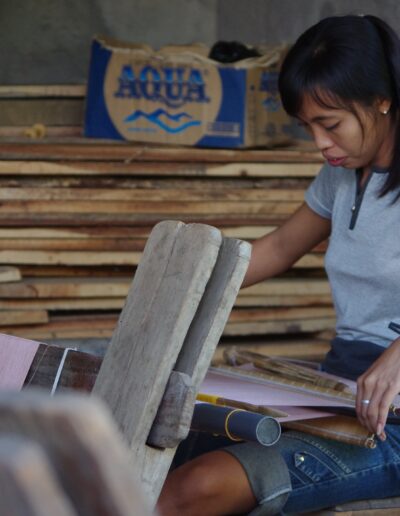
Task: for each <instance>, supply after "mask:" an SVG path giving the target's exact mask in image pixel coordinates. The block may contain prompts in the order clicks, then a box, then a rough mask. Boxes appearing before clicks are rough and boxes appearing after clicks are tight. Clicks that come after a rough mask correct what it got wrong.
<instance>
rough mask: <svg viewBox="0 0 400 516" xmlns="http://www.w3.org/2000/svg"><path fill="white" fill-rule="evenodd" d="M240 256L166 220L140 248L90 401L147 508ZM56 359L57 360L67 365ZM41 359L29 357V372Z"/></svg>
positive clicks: (245, 251)
mask: <svg viewBox="0 0 400 516" xmlns="http://www.w3.org/2000/svg"><path fill="white" fill-rule="evenodd" d="M249 256H250V248H249V246H248V245H247V244H245V243H243V242H240V241H236V240H232V239H223V238H222V237H221V235H220V233H219V232H218V231H217V230H215V229H214V228H211V227H207V226H203V225H188V226H186V225H184V224H182V223H179V222H171V221H169V222H164V223H161V224H159V225H158V226H156V228H155V229H154V231H153V233H152V235H151V238H150V239H149V242H148V244H147V246H146V250H145V254H144V257H143V260H142V262H141V264H140V266H139V268H138V271H137V273H136V276H135V281H134V284H133V285H132V287H131V289H130V292H129V295H128V298H127V301H126V304H125V307H124V309H123V311H122V313H121V316H120V319H119V322H118V325H117V328H116V330H115V332H114V335H113V339H112V341H111V344H110V347H109V349H108V351H107V354H106V357H105V359H104V361H103V364H102V365H101V368H100V371H99V374H98V376H97V380H96V382H95V386H94V392H95V393H96V394H98V395H99V396H100V397H102V398H103V399H104V400H105V401H106V402H107V404H108V406H109V407H110V408H111V410H112V413H113V415H114V418H115V420H116V422H117V424H118V426H119V428H120V430H122V433H123V436H124V438H125V441H126V443H127V444H128V446H129V448H130V453H131V458H132V462H133V463H134V465H135V468H136V470H137V471H138V472H139V475H140V483H141V486H142V490H144V491H145V495H146V497H147V499H149V500H150V503H151V505H154V503H155V501H156V499H157V497H158V494H159V491H160V489H161V486H162V483H163V481H164V479H165V476H166V474H167V471H168V468H169V466H170V463H171V461H172V458H173V455H174V452H175V447H176V446H177V444H178V443H179V441H180V440H182V439H183V438H184V437H185V436H186V435H187V432H188V430H189V425H190V420H191V414H192V411H193V404H194V397H195V393H196V392H197V391H198V388H199V385H200V383H201V381H202V379H203V378H204V376H205V373H206V370H207V368H208V365H209V363H210V361H211V357H212V355H213V352H214V349H215V346H216V345H217V342H218V340H219V336H220V335H221V333H222V330H223V327H224V325H225V323H226V320H227V318H228V316H229V312H230V310H231V308H232V305H233V303H234V299H235V297H236V294H237V291H238V289H239V287H240V284H241V282H242V279H243V276H244V273H245V270H246V268H247V264H248V261H249ZM43 346H44V345H43ZM59 353H60V356H59V357H58V358H57V360H59V361H62V360H63V359H64V358H67V360H71V361H73V360H74V358H75V359H76V358H77V357H76V356H75V355H74V353H73V352H71V353H69V356H68V355H66V354H65V352H64V351H62V350H60V352H59ZM45 357H46V349H45V348H42V349H41V350H40V349H39V350H38V353H37V355H36V356H35V360H36V361H37V364H36V366H37V365H39V363H43V360H45ZM47 358H49V357H47ZM53 358H54V357H53ZM71 364H72V362H71ZM50 365H51V364H50ZM98 366H100V364H98ZM76 367H79V365H78V364H76V366H75V369H76ZM32 369H33V370H32V372H34V371H35V369H36V368H35V364H33V368H32ZM53 369H54V367H53ZM31 380H32V378H29V377H28V378H27V380H26V381H27V384H29V383H30V382H31ZM43 381H44V382H45V381H46V375H44V377H43ZM39 383H40V382H39ZM3 414H4V412H3ZM21 421H22V420H21ZM21 421H20V422H19V423H18V418H15V417H13V416H12V414H11V415H10V411H8V412H7V417H6V418H3V422H2V425H1V429H2V431H3V432H4V431H7V430H8V431H9V430H12V431H15V430H16V429H17V433H18V432H20V431H21V428H22V425H21ZM25 426H26V425H25ZM43 431H44V429H42V434H43ZM364 513H365V511H364ZM87 514H90V512H88V513H87ZM121 514H129V512H127V513H124V512H121ZM385 514H389V513H388V512H387V511H386V512H385Z"/></svg>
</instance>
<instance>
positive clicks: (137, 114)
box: [124, 109, 201, 134]
mask: <svg viewBox="0 0 400 516" xmlns="http://www.w3.org/2000/svg"><path fill="white" fill-rule="evenodd" d="M162 116H164V117H166V118H167V119H168V120H169V121H170V122H175V123H181V121H182V120H185V119H188V121H187V122H183V123H181V125H178V126H176V127H171V126H169V125H167V124H166V123H165V122H163V121H162V120H161V117H162ZM141 118H144V119H145V120H148V121H149V122H151V123H152V124H155V125H157V126H158V127H160V128H161V129H163V130H164V131H166V132H167V133H173V134H174V133H175V134H176V133H180V132H182V131H184V130H185V129H187V128H188V127H193V126H198V125H201V122H200V121H199V120H192V117H191V116H190V115H188V114H187V113H177V114H176V115H171V114H170V113H168V112H167V111H165V110H164V109H156V110H155V111H153V112H152V113H145V112H144V111H141V110H140V109H139V110H136V111H134V112H133V113H131V114H130V115H128V116H127V117H126V118H124V122H125V123H130V122H136V121H137V120H139V119H141ZM128 130H129V131H136V130H137V128H131V129H128Z"/></svg>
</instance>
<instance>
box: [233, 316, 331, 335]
mask: <svg viewBox="0 0 400 516" xmlns="http://www.w3.org/2000/svg"><path fill="white" fill-rule="evenodd" d="M335 324H336V319H335V318H320V319H306V320H291V321H265V322H263V321H258V322H250V323H246V322H243V323H228V324H227V325H226V328H225V330H224V335H230V336H232V335H262V334H266V333H288V334H289V333H303V332H319V331H324V330H330V329H333V328H334V327H335Z"/></svg>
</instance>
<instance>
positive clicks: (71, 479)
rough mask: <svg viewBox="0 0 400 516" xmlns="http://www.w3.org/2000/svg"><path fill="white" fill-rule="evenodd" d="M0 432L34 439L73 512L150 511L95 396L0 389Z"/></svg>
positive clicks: (89, 515)
mask: <svg viewBox="0 0 400 516" xmlns="http://www.w3.org/2000/svg"><path fill="white" fill-rule="evenodd" d="M0 431H1V432H10V431H12V432H13V433H14V434H16V435H21V436H23V437H27V438H29V439H33V440H34V441H35V442H37V443H38V444H39V445H40V446H41V447H42V449H44V450H45V451H46V454H47V456H48V458H49V460H50V462H51V465H52V467H53V468H54V470H55V471H56V475H57V478H58V480H59V482H60V484H61V485H62V486H63V489H64V491H65V493H66V494H67V496H68V497H69V499H70V500H71V502H72V505H73V507H74V509H75V510H76V511H77V514H79V515H81V516H93V514H102V515H104V516H131V515H132V514H137V515H138V516H144V515H145V514H149V511H148V509H147V507H146V504H145V503H144V501H143V496H142V495H141V493H140V492H139V490H138V489H137V487H136V483H135V482H134V480H135V476H134V473H133V470H132V467H131V466H130V465H129V464H128V461H127V450H126V447H125V446H123V444H122V443H121V441H120V440H119V436H118V433H117V430H116V428H115V426H114V424H113V423H112V421H111V419H110V417H109V415H108V413H107V412H106V410H105V409H104V407H103V406H101V405H100V403H99V402H95V400H94V399H93V398H89V397H88V396H83V395H79V396H78V395H77V394H75V395H72V394H69V395H63V394H60V395H58V396H55V397H49V396H48V394H45V395H43V393H37V392H28V391H26V392H23V393H0ZM54 514H58V513H54Z"/></svg>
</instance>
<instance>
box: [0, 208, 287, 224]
mask: <svg viewBox="0 0 400 516" xmlns="http://www.w3.org/2000/svg"><path fill="white" fill-rule="evenodd" d="M170 215H171V214H170ZM177 215H178V214H177ZM180 216H181V218H182V219H183V220H184V221H185V223H186V224H189V223H204V224H211V225H214V226H218V227H223V226H237V225H241V224H249V223H251V224H253V225H258V226H262V225H267V226H268V225H280V224H282V222H283V221H285V220H286V219H287V215H285V214H278V213H276V214H252V213H249V214H247V215H246V214H243V215H237V214H235V213H233V214H228V213H221V214H215V213H213V214H211V215H210V214H206V213H199V214H196V215H194V214H191V213H188V214H184V213H181V214H180ZM161 220H165V216H164V215H163V214H161V213H156V214H154V213H146V214H143V213H111V214H108V213H91V212H88V213H34V212H30V213H28V212H27V213H18V212H16V213H5V212H4V213H2V212H0V226H3V227H21V226H22V227H36V228H37V227H40V226H50V227H51V226H53V227H60V226H78V227H81V226H103V227H104V226H118V225H121V226H129V225H132V226H136V227H137V226H151V227H153V226H154V225H155V224H157V223H158V222H160V221H161Z"/></svg>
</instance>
